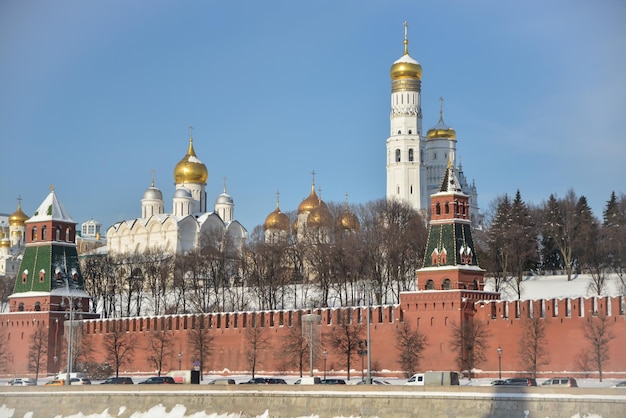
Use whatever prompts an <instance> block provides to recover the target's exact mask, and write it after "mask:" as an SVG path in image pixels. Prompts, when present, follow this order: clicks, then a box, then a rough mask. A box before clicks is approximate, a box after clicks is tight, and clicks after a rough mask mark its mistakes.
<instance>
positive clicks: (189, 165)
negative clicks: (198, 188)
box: [174, 137, 209, 184]
mask: <svg viewBox="0 0 626 418" xmlns="http://www.w3.org/2000/svg"><path fill="white" fill-rule="evenodd" d="M208 179H209V171H208V170H207V168H206V166H205V165H204V164H203V163H202V161H200V159H198V157H197V156H196V152H195V151H194V149H193V138H192V137H189V148H188V149H187V154H186V155H185V156H184V157H183V159H182V160H180V162H179V163H178V164H176V168H174V182H175V184H184V183H204V184H206V182H207V180H208Z"/></svg>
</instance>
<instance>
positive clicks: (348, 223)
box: [337, 194, 361, 231]
mask: <svg viewBox="0 0 626 418" xmlns="http://www.w3.org/2000/svg"><path fill="white" fill-rule="evenodd" d="M337 228H339V229H342V230H344V231H358V230H359V229H361V223H360V222H359V218H357V217H356V215H355V214H354V213H352V212H350V208H349V206H348V197H347V194H346V208H345V209H344V211H343V213H342V214H341V216H340V217H339V218H337Z"/></svg>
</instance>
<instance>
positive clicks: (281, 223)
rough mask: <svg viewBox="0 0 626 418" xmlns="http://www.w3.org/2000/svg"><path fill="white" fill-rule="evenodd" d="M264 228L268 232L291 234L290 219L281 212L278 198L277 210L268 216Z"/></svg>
mask: <svg viewBox="0 0 626 418" xmlns="http://www.w3.org/2000/svg"><path fill="white" fill-rule="evenodd" d="M263 228H264V229H265V230H266V231H275V230H279V231H285V232H289V217H287V215H286V214H284V213H283V212H281V211H280V207H279V206H278V198H276V209H274V212H272V213H270V214H269V215H267V218H265V223H264V224H263Z"/></svg>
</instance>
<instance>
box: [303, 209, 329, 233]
mask: <svg viewBox="0 0 626 418" xmlns="http://www.w3.org/2000/svg"><path fill="white" fill-rule="evenodd" d="M332 224H333V217H332V216H331V215H330V211H329V210H328V208H327V207H326V205H320V206H318V207H317V208H315V209H313V210H312V211H311V213H309V216H308V217H307V218H306V226H307V227H312V228H320V227H330V226H331V225H332Z"/></svg>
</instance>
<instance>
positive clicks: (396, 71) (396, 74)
mask: <svg viewBox="0 0 626 418" xmlns="http://www.w3.org/2000/svg"><path fill="white" fill-rule="evenodd" d="M389 74H390V75H391V80H392V81H396V80H402V79H417V80H421V79H422V66H421V65H420V63H419V62H417V61H416V60H414V59H413V58H412V57H411V56H410V55H409V38H408V25H407V23H406V22H405V23H404V54H403V55H402V57H400V59H398V60H397V61H396V62H394V63H393V65H392V66H391V69H390V70H389Z"/></svg>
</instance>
